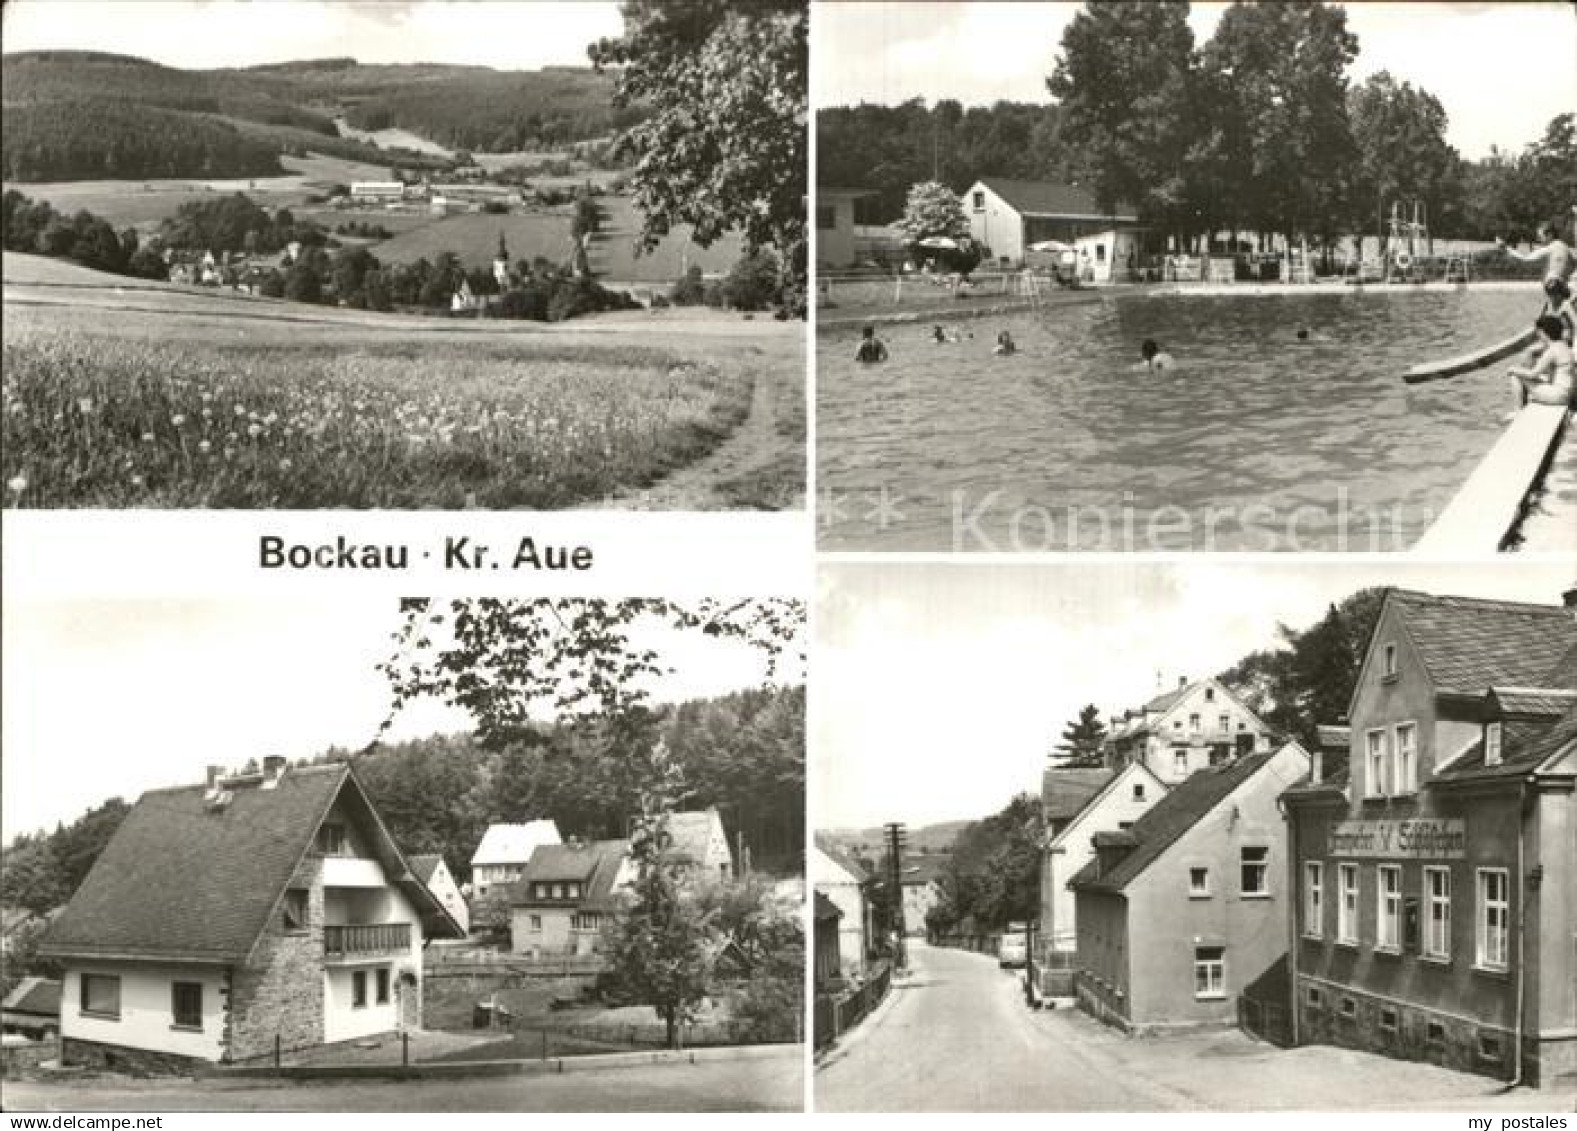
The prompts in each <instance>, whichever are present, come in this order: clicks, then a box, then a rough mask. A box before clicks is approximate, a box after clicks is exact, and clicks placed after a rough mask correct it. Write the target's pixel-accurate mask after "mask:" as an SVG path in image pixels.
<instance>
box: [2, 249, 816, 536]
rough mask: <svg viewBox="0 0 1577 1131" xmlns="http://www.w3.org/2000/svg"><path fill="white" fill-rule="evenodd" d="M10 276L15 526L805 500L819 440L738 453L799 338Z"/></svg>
mask: <svg viewBox="0 0 1577 1131" xmlns="http://www.w3.org/2000/svg"><path fill="white" fill-rule="evenodd" d="M5 266H6V305H7V311H6V313H7V317H6V324H5V342H4V358H3V361H4V383H3V398H0V416H3V420H0V429H3V431H0V440H3V452H0V479H3V481H4V484H5V493H6V500H5V501H6V503H7V505H10V506H13V507H160V508H192V507H242V508H277V507H289V508H321V507H351V508H370V507H376V508H404V509H422V508H444V509H461V508H467V507H483V508H493V509H505V508H533V509H553V508H563V507H570V506H576V505H584V504H587V503H596V502H601V501H606V500H609V499H613V500H618V499H619V498H622V497H629V496H634V495H636V494H637V493H639V492H643V491H645V490H647V489H648V488H650V487H652V486H653V485H654V484H657V483H658V482H659V481H662V480H664V479H665V478H667V477H668V476H669V475H670V473H675V472H678V473H681V474H683V475H686V476H690V477H694V476H700V477H701V478H702V479H703V480H707V481H706V482H704V483H703V484H701V485H700V486H699V487H697V489H696V490H695V491H693V492H691V493H690V494H688V495H686V496H685V497H684V498H683V499H681V500H679V502H680V503H682V504H683V505H684V506H685V507H687V508H688V507H699V508H704V509H715V508H722V507H729V506H740V505H745V506H749V505H760V504H759V503H753V502H745V501H740V500H736V499H734V498H732V497H729V496H728V495H725V494H724V493H723V492H722V491H721V490H718V489H717V487H718V485H717V483H715V482H711V481H710V480H708V479H707V472H706V470H705V469H706V467H707V466H708V465H709V464H710V462H711V459H710V457H712V456H714V455H718V454H721V451H727V452H730V453H733V454H734V457H735V458H734V459H731V460H730V462H729V463H728V464H727V466H728V467H729V468H732V467H734V466H735V461H736V460H737V459H742V460H743V463H744V464H745V465H746V466H757V465H765V464H778V465H781V464H782V460H783V455H784V452H785V451H786V450H791V449H792V450H793V451H794V452H795V453H796V457H797V458H796V459H795V460H792V461H790V462H789V464H788V465H786V468H785V469H784V478H783V482H781V483H775V484H773V485H771V486H772V487H773V488H774V489H775V494H776V501H775V502H774V503H772V504H770V505H790V506H791V505H794V504H795V503H796V502H797V500H798V497H799V495H800V494H801V493H802V491H803V450H804V449H803V443H802V442H801V443H799V444H798V445H795V444H793V443H792V442H790V441H788V440H786V439H784V438H782V437H779V438H778V440H777V442H775V443H765V444H760V443H757V442H755V440H754V439H752V440H751V442H750V443H749V444H745V443H743V442H742V441H737V440H735V439H734V438H733V437H734V434H735V433H736V432H739V433H744V432H746V431H751V432H754V431H761V430H773V431H775V425H774V424H773V422H772V421H771V420H770V419H768V420H766V421H762V420H752V421H750V424H751V428H750V429H743V428H742V427H741V426H742V425H744V424H745V423H746V421H747V418H749V417H751V416H752V414H753V413H754V411H755V410H756V408H757V406H758V405H761V404H762V402H763V401H765V402H767V406H766V408H765V410H764V411H766V412H768V413H769V414H770V413H771V411H772V408H771V402H773V401H774V400H775V399H777V398H778V397H779V394H778V392H777V390H776V387H775V384H774V382H776V381H778V380H780V377H779V376H777V375H778V374H780V373H781V372H783V371H785V370H787V369H788V368H789V367H790V366H791V365H792V364H794V363H796V362H797V360H798V342H797V341H796V340H795V338H794V337H793V336H792V332H791V331H786V328H783V327H777V326H766V327H761V328H760V329H759V330H758V329H756V328H754V327H752V325H751V324H750V323H747V322H741V321H740V320H737V319H735V320H721V319H714V320H712V322H710V323H707V322H697V323H694V324H686V323H673V324H663V323H661V322H660V321H657V320H653V321H652V322H650V323H641V322H638V321H635V320H633V319H631V320H624V321H614V322H611V323H610V324H608V325H606V326H597V325H596V323H595V320H594V321H593V323H592V324H590V325H588V326H587V327H586V329H584V330H583V329H582V328H581V327H579V326H577V327H575V328H570V327H564V328H563V329H562V330H559V329H558V328H554V329H551V330H550V329H548V328H546V327H543V326H538V325H528V324H498V323H486V324H482V323H477V322H475V321H464V322H456V321H451V320H449V319H437V318H418V317H415V316H406V317H400V316H378V315H369V314H364V313H360V312H352V311H340V310H334V309H330V308H315V307H299V306H295V305H293V304H290V303H284V302H272V301H268V300H253V299H249V298H246V297H244V296H233V295H225V294H223V293H222V292H212V291H206V292H205V291H198V290H189V291H183V290H178V289H174V288H168V287H166V286H165V285H163V284H158V283H146V282H138V281H133V280H124V281H115V280H113V277H107V276H102V275H99V274H97V273H96V272H91V271H87V270H85V269H82V268H77V267H73V266H71V265H69V264H59V263H54V262H51V261H47V260H38V259H36V258H35V257H31V256H14V255H7V256H6V257H5ZM106 280H111V281H110V282H105V281H106ZM122 283H124V284H125V285H122ZM762 332H766V333H767V334H768V335H769V338H768V339H767V340H766V342H765V344H764V345H763V343H759V342H755V341H753V340H752V339H753V338H755V337H756V336H758V335H759V334H761V333H762ZM763 349H765V353H763ZM758 373H768V374H769V376H768V377H766V378H762V379H763V380H765V381H766V382H767V384H764V385H762V386H761V387H760V388H758V387H757V384H758ZM794 384H795V386H796V387H797V388H798V389H799V390H800V394H799V395H801V396H802V395H803V393H802V390H803V386H802V385H801V384H799V383H798V382H795V383H794ZM741 448H746V449H748V451H745V452H743V453H741V452H740V449H741ZM720 477H721V473H719V475H718V476H714V477H712V478H720ZM615 505H617V503H615Z"/></svg>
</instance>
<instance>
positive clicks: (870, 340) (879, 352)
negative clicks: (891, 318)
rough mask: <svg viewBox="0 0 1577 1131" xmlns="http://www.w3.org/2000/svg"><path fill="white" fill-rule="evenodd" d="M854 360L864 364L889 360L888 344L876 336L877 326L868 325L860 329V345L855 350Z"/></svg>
mask: <svg viewBox="0 0 1577 1131" xmlns="http://www.w3.org/2000/svg"><path fill="white" fill-rule="evenodd" d="M854 360H855V361H858V362H860V363H862V364H864V365H871V364H873V363H875V362H878V361H886V360H887V345H886V343H885V342H883V341H882V340H881V339H880V338H878V337H877V336H876V327H874V326H867V327H865V329H863V330H861V331H860V345H859V348H858V349H856V350H855V351H854Z"/></svg>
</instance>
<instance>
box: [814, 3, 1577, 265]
mask: <svg viewBox="0 0 1577 1131" xmlns="http://www.w3.org/2000/svg"><path fill="white" fill-rule="evenodd" d="M1188 12H1189V5H1188V4H1187V3H1186V0H1157V2H1151V0H1141V2H1127V0H1125V2H1110V3H1100V4H1087V5H1086V6H1085V7H1084V8H1082V9H1081V10H1080V11H1079V12H1078V13H1077V14H1076V15H1075V16H1074V18H1073V19H1072V21H1070V23H1069V24H1068V26H1067V28H1066V29H1065V31H1064V34H1063V37H1062V40H1061V43H1060V45H1059V49H1058V50H1057V52H1056V54H1055V56H1054V58H1053V59H1052V61H1051V67H1050V73H1049V75H1048V78H1047V88H1048V92H1049V93H1050V94H1051V96H1052V97H1053V98H1054V99H1055V102H1054V103H1053V104H1051V105H1046V106H1033V105H1026V104H1022V103H1006V102H999V103H997V104H996V105H994V106H992V107H971V108H969V109H968V110H965V109H963V108H962V107H961V106H960V105H959V104H958V103H957V102H954V101H943V102H939V103H937V104H936V105H935V106H933V107H932V108H930V109H929V110H927V109H926V108H925V106H924V104H923V103H921V102H920V101H918V100H916V101H913V102H909V103H905V104H903V105H902V106H898V107H881V106H868V105H861V106H857V107H842V108H835V109H831V110H823V111H821V112H820V113H819V114H818V117H817V144H818V160H819V163H820V164H819V168H820V173H819V176H820V178H821V180H822V183H823V184H828V185H837V186H839V187H852V188H862V189H869V190H873V191H874V192H875V193H876V194H877V195H876V197H875V198H874V200H873V201H872V202H870V203H869V204H868V205H867V207H868V208H869V209H870V211H868V212H867V213H866V214H865V217H864V218H865V219H867V220H870V221H871V222H887V221H890V220H892V219H894V218H895V217H896V216H897V215H898V214H899V212H900V211H901V210H902V207H903V201H904V195H905V193H906V191H907V189H908V187H909V186H910V185H913V184H915V183H918V182H921V181H926V180H933V179H934V180H940V181H942V182H943V183H945V184H946V185H947V186H948V187H949V188H950V189H952V190H953V191H954V192H955V193H957V192H961V191H963V190H964V189H965V188H967V187H968V185H969V184H971V183H972V182H973V181H974V180H976V179H978V178H980V177H985V176H998V177H1026V178H1042V179H1047V180H1056V181H1063V182H1068V183H1075V184H1079V185H1083V186H1085V187H1087V188H1088V189H1089V190H1090V191H1091V192H1092V194H1093V195H1094V196H1095V197H1096V199H1097V200H1098V201H1099V202H1100V203H1101V205H1102V206H1103V207H1106V208H1112V207H1114V206H1115V205H1117V204H1118V203H1124V204H1128V205H1132V206H1134V207H1137V209H1138V211H1139V214H1140V217H1141V219H1142V220H1143V221H1144V222H1146V223H1149V224H1151V225H1154V226H1155V227H1156V228H1157V230H1159V231H1161V232H1163V233H1165V234H1168V235H1173V236H1177V237H1180V238H1182V239H1185V240H1187V239H1192V238H1197V237H1202V236H1207V235H1210V234H1213V233H1218V232H1235V233H1241V234H1244V235H1248V234H1251V233H1263V234H1272V233H1274V234H1279V235H1282V236H1284V237H1287V238H1289V239H1293V240H1296V239H1300V238H1307V239H1308V240H1310V242H1311V243H1314V244H1317V245H1320V246H1324V247H1329V246H1331V245H1332V244H1333V243H1334V241H1335V240H1336V239H1337V238H1338V237H1341V236H1344V235H1349V234H1352V233H1369V232H1375V231H1376V230H1377V229H1379V228H1381V226H1382V221H1383V219H1385V218H1388V216H1389V210H1390V207H1391V204H1392V203H1393V202H1402V203H1403V205H1404V208H1406V209H1408V211H1409V214H1410V208H1408V205H1409V204H1410V202H1412V201H1414V200H1416V201H1418V202H1420V203H1421V205H1422V206H1423V209H1424V210H1425V214H1426V216H1427V218H1428V223H1429V226H1430V230H1431V232H1432V234H1434V235H1445V236H1451V237H1458V238H1475V239H1487V238H1490V237H1492V236H1495V235H1503V236H1506V237H1508V238H1513V239H1517V238H1526V237H1528V236H1531V235H1532V233H1533V232H1534V230H1535V229H1536V228H1537V226H1538V225H1539V224H1540V223H1543V222H1546V221H1549V220H1551V219H1557V218H1560V217H1562V216H1564V215H1565V213H1566V210H1567V209H1568V208H1569V207H1570V202H1571V201H1572V200H1573V199H1577V140H1574V138H1573V118H1572V115H1571V114H1562V115H1559V116H1557V117H1556V118H1554V119H1553V120H1552V121H1551V122H1550V123H1549V124H1548V127H1547V129H1546V131H1545V134H1544V136H1543V138H1541V139H1540V140H1539V141H1538V142H1535V143H1533V144H1532V145H1530V146H1528V147H1527V148H1526V150H1525V151H1524V152H1523V153H1522V154H1520V155H1516V156H1512V155H1509V154H1506V153H1503V152H1499V151H1497V152H1494V153H1492V154H1491V155H1490V156H1489V157H1488V158H1486V159H1484V160H1482V161H1467V160H1464V159H1463V158H1462V157H1461V155H1460V154H1459V153H1458V152H1457V151H1456V150H1455V149H1454V148H1453V147H1452V146H1451V145H1450V144H1449V142H1448V141H1447V140H1446V126H1447V120H1446V114H1445V111H1444V109H1443V107H1442V106H1441V104H1440V101H1439V99H1438V98H1436V97H1435V96H1434V95H1433V94H1431V93H1430V92H1429V91H1427V90H1424V89H1422V88H1420V87H1417V86H1414V85H1413V84H1411V83H1409V82H1407V81H1403V80H1398V79H1397V78H1396V77H1394V76H1392V75H1390V74H1389V73H1387V72H1384V71H1382V72H1379V73H1376V74H1374V75H1371V76H1370V77H1369V78H1368V79H1366V80H1365V81H1363V82H1362V83H1360V84H1356V85H1355V84H1354V83H1353V82H1352V80H1351V77H1350V73H1349V72H1350V68H1351V66H1352V63H1353V61H1354V60H1355V59H1356V58H1357V55H1358V52H1359V42H1358V38H1357V37H1356V36H1355V35H1353V34H1352V33H1351V32H1350V31H1349V30H1348V28H1347V21H1346V14H1345V13H1344V11H1343V10H1342V9H1341V8H1340V7H1337V6H1335V5H1332V4H1326V3H1319V2H1312V3H1297V4H1250V3H1235V4H1233V5H1231V6H1230V7H1228V8H1227V9H1226V10H1225V11H1224V12H1223V14H1222V17H1221V20H1220V22H1219V23H1218V25H1217V27H1216V30H1215V33H1214V35H1212V37H1211V38H1210V39H1209V40H1208V41H1206V42H1205V43H1203V44H1196V43H1195V41H1194V36H1193V32H1192V30H1191V29H1190V28H1189V26H1188V23H1187V17H1188Z"/></svg>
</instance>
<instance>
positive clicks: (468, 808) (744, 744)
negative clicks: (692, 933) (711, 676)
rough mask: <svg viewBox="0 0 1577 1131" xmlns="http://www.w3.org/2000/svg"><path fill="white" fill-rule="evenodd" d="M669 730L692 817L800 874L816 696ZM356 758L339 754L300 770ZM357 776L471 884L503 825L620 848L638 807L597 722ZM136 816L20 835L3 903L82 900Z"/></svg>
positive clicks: (777, 696) (705, 707) (122, 810)
mask: <svg viewBox="0 0 1577 1131" xmlns="http://www.w3.org/2000/svg"><path fill="white" fill-rule="evenodd" d="M661 730H662V734H663V737H664V739H665V740H666V741H667V743H668V749H669V751H670V752H671V753H672V755H673V756H674V758H675V760H676V761H677V762H678V763H679V765H680V766H681V767H683V769H684V772H685V777H686V780H687V782H688V783H689V784H690V786H691V788H692V793H691V795H690V796H689V797H688V798H687V799H686V801H685V807H686V808H690V809H696V808H704V807H706V806H709V805H716V806H717V807H718V808H719V810H721V812H722V814H723V820H724V824H725V826H726V827H727V829H728V831H729V834H730V836H731V837H737V835H738V834H741V833H742V834H743V836H744V840H745V843H746V844H747V845H749V846H750V848H751V856H752V859H753V861H754V863H755V865H756V866H757V867H758V868H761V869H764V870H768V871H772V872H775V873H781V874H787V873H788V872H789V871H790V870H791V869H797V868H799V866H800V856H801V854H802V853H803V851H804V826H805V689H804V688H803V687H793V688H787V689H782V690H771V691H768V690H749V691H739V692H735V693H733V694H731V695H725V696H722V697H720V698H717V699H704V700H694V701H691V702H688V703H684V704H681V705H679V706H676V707H671V708H668V709H666V712H665V714H664V716H663V718H662V720H661ZM350 756H351V755H350V752H348V751H327V752H325V753H324V754H321V755H319V756H318V757H316V758H312V759H310V760H309V759H303V760H302V761H301V763H298V764H307V763H308V762H322V761H328V760H344V759H346V758H349V757H350ZM355 766H356V773H357V775H358V776H359V777H360V778H361V780H362V782H363V783H364V784H365V785H366V787H367V790H368V792H369V793H370V794H371V795H372V797H373V799H374V800H375V801H376V802H377V804H378V807H379V812H380V814H381V815H382V817H383V819H384V822H385V824H387V825H388V826H389V831H390V832H391V833H392V834H393V835H394V838H395V840H396V841H397V842H398V843H399V845H400V847H401V848H402V849H403V850H404V851H405V852H406V853H408V854H409V853H423V852H437V853H441V854H442V855H443V857H444V859H445V861H446V862H447V863H448V865H449V868H450V870H451V871H452V872H454V873H455V875H456V876H457V877H458V878H459V879H460V880H461V881H462V882H463V881H464V880H465V879H467V878H468V877H469V875H470V871H471V867H470V865H471V855H472V854H473V853H474V852H475V851H476V846H477V844H478V843H479V842H480V841H481V839H482V834H483V833H484V832H485V831H486V829H487V826H488V825H490V824H492V823H494V822H497V821H510V822H520V821H529V820H534V819H536V818H540V817H551V818H553V819H554V820H556V821H557V822H558V825H559V830H560V832H561V833H562V834H563V835H564V836H571V835H579V836H583V837H587V838H601V837H616V836H622V835H623V834H624V832H625V831H626V830H625V822H626V820H627V819H628V817H629V815H630V814H631V813H633V812H634V811H635V810H636V807H637V806H636V798H635V792H634V789H635V783H634V782H632V781H631V780H630V779H629V776H628V774H627V766H628V759H627V758H626V757H625V756H624V754H623V752H621V751H619V750H617V749H610V748H609V747H608V746H607V745H606V743H604V742H603V741H602V736H601V735H600V734H599V733H598V732H597V730H596V728H595V727H593V726H588V725H577V726H569V725H564V726H548V727H543V728H542V730H541V731H540V732H539V733H538V735H537V736H536V739H535V741H533V742H532V743H530V744H529V745H521V746H518V747H514V748H511V749H508V750H504V751H490V750H484V749H483V748H482V747H480V746H479V745H477V743H476V742H475V741H474V740H473V739H472V738H471V737H470V736H469V735H447V736H435V737H432V738H424V739H417V740H415V741H412V742H404V743H398V744H393V745H390V746H387V747H381V748H377V749H375V750H373V751H371V752H368V753H364V754H361V755H359V756H357V757H356V759H355ZM237 768H239V767H237ZM195 776H196V775H194V778H195ZM175 784H179V783H175ZM128 809H129V806H128V805H127V804H126V802H125V801H123V800H122V799H120V798H114V799H112V800H110V801H107V802H105V803H104V804H103V805H100V806H99V807H97V808H96V809H94V810H93V811H91V812H90V813H87V814H85V815H84V816H82V817H80V818H78V819H77V820H76V821H73V822H72V823H71V824H69V825H64V824H63V825H60V826H57V827H56V829H55V831H54V832H52V833H36V834H31V835H23V836H19V837H17V838H16V839H15V840H14V841H12V843H11V844H10V845H9V846H7V848H6V851H5V853H4V859H3V862H0V903H3V904H4V905H5V906H8V907H10V906H22V907H28V908H31V909H33V910H35V911H46V910H48V909H49V908H51V907H56V906H59V905H60V904H61V903H63V902H64V901H65V900H66V899H68V898H70V896H71V893H72V892H73V891H75V890H76V887H77V885H78V884H79V883H81V882H82V878H83V877H84V876H86V875H87V873H88V869H89V868H91V867H92V865H93V861H94V860H96V859H97V858H98V854H99V853H100V852H101V851H102V850H103V848H104V845H105V844H107V843H108V842H109V838H110V837H111V836H112V835H114V832H115V830H116V829H117V828H119V827H120V822H121V820H122V819H123V818H124V817H125V815H126V813H127V811H128ZM735 844H736V845H737V840H736V841H735Z"/></svg>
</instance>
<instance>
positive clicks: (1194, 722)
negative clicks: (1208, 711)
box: [1188, 715, 1199, 734]
mask: <svg viewBox="0 0 1577 1131" xmlns="http://www.w3.org/2000/svg"><path fill="white" fill-rule="evenodd" d="M1188 729H1189V732H1190V733H1192V734H1198V733H1199V716H1198V715H1189V716H1188Z"/></svg>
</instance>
